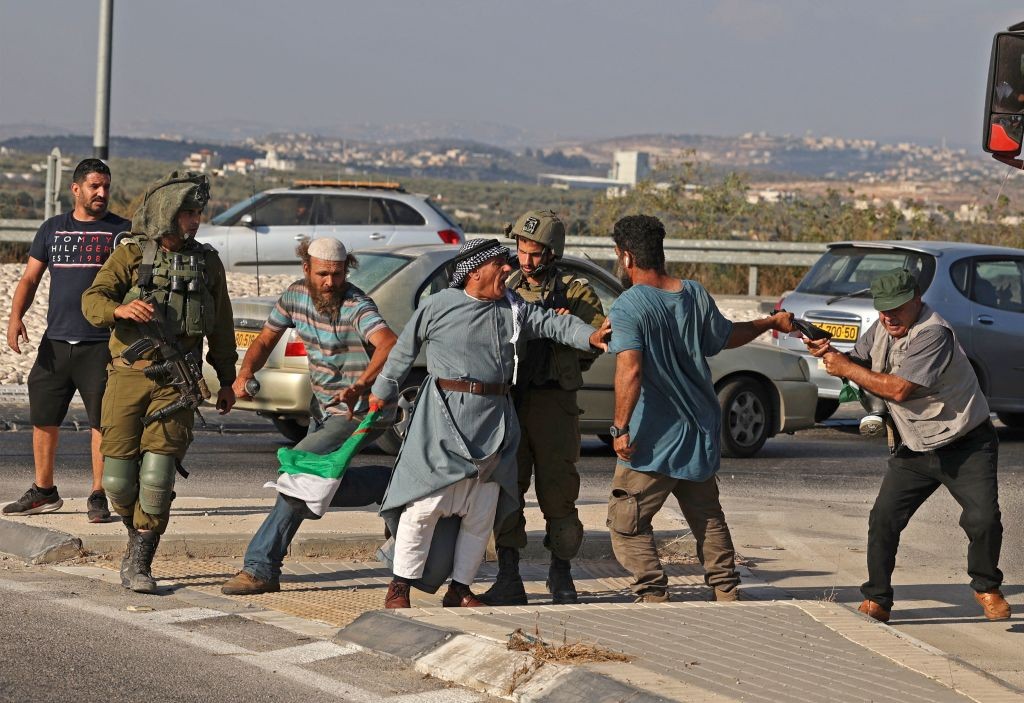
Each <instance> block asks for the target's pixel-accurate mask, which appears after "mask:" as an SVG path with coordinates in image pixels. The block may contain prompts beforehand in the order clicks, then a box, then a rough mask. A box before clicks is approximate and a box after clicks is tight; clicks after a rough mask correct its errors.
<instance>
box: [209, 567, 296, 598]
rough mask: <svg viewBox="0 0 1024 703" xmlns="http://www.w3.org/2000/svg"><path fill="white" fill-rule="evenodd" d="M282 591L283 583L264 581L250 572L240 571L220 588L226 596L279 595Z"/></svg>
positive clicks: (274, 580) (275, 580)
mask: <svg viewBox="0 0 1024 703" xmlns="http://www.w3.org/2000/svg"><path fill="white" fill-rule="evenodd" d="M280 590H281V582H280V581H278V580H277V579H273V580H271V581H264V580H263V579H258V578H256V577H255V576H253V575H252V574H250V573H249V572H248V571H239V572H238V573H237V574H235V575H234V577H232V578H230V579H228V580H227V581H225V582H224V585H223V586H221V587H220V592H221V593H223V594H224V595H226V596H255V595H257V594H260V593H277V592H278V591H280Z"/></svg>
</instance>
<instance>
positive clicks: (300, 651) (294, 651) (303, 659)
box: [260, 642, 358, 664]
mask: <svg viewBox="0 0 1024 703" xmlns="http://www.w3.org/2000/svg"><path fill="white" fill-rule="evenodd" d="M356 651H358V650H357V649H356V647H355V645H349V646H347V647H346V646H344V645H340V644H335V643H334V642H310V643H309V644H300V645H298V646H296V647H286V648H284V649H274V650H272V651H269V652H262V653H261V654H260V656H261V657H265V658H267V659H272V660H274V661H275V662H282V663H286V664H312V663H313V662H318V661H320V660H321V659H330V658H331V657H340V656H343V655H345V654H354V653H355V652H356Z"/></svg>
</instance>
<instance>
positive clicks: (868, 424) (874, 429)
mask: <svg viewBox="0 0 1024 703" xmlns="http://www.w3.org/2000/svg"><path fill="white" fill-rule="evenodd" d="M883 431H885V420H883V419H882V416H881V415H865V416H864V417H862V418H861V419H860V433H861V434H862V435H864V436H865V437H874V436H875V435H878V434H881V433H882V432H883Z"/></svg>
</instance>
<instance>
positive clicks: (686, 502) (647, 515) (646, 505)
mask: <svg viewBox="0 0 1024 703" xmlns="http://www.w3.org/2000/svg"><path fill="white" fill-rule="evenodd" d="M669 495H673V496H675V499H676V500H677V501H679V508H680V509H681V510H682V511H683V516H684V517H685V518H686V522H687V524H688V525H689V526H690V530H691V531H692V532H693V536H694V539H696V541H697V558H698V559H699V560H700V563H701V565H702V566H703V567H704V582H705V583H706V584H707V585H708V586H711V587H713V588H718V589H720V590H723V591H731V590H733V589H734V588H736V586H737V585H739V582H740V577H739V574H737V573H736V563H735V556H736V550H735V549H734V547H733V544H732V536H731V535H730V534H729V526H728V525H727V524H726V523H725V514H724V513H723V512H722V504H721V503H720V502H719V499H718V479H717V477H715V476H712V477H711V478H709V479H707V480H706V481H701V482H694V481H684V480H682V479H676V478H672V477H671V476H666V475H664V474H657V473H647V472H643V471H634V470H633V469H630V468H627V467H625V466H622V465H621V464H619V465H616V467H615V476H614V478H613V479H612V493H611V497H610V498H609V499H608V529H609V531H610V532H611V538H612V550H613V551H614V552H615V558H616V559H617V560H618V561H619V563H620V564H621V565H622V566H623V568H625V569H626V570H628V571H629V572H630V573H632V574H633V578H634V581H633V584H632V589H633V591H634V592H636V593H637V594H638V595H642V594H644V593H656V594H661V593H664V592H665V589H666V588H667V586H668V577H667V576H666V575H665V569H664V567H662V565H661V560H660V559H659V558H658V550H657V547H656V546H655V543H654V528H653V527H652V525H651V523H652V521H653V520H654V516H655V515H656V514H657V513H658V511H659V510H661V506H662V505H664V504H665V500H666V499H667V498H668V497H669Z"/></svg>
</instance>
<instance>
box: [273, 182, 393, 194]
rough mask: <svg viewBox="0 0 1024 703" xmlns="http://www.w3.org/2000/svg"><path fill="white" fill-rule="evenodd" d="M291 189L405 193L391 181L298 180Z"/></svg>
mask: <svg viewBox="0 0 1024 703" xmlns="http://www.w3.org/2000/svg"><path fill="white" fill-rule="evenodd" d="M292 187H293V188H380V189H382V190H397V191H400V192H403V193H404V192H405V189H404V188H402V184H401V183H395V182H393V181H320V180H300V181H295V182H294V183H292Z"/></svg>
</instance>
